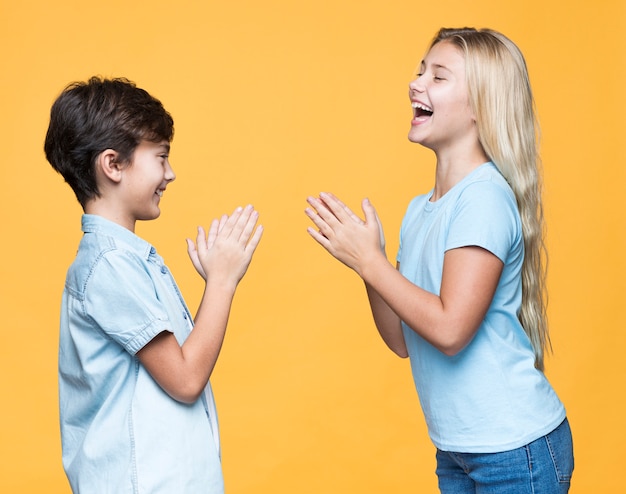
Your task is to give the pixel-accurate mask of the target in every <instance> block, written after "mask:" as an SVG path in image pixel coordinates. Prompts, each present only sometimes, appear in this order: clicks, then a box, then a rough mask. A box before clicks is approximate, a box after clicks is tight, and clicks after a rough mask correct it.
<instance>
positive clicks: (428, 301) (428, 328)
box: [359, 256, 459, 356]
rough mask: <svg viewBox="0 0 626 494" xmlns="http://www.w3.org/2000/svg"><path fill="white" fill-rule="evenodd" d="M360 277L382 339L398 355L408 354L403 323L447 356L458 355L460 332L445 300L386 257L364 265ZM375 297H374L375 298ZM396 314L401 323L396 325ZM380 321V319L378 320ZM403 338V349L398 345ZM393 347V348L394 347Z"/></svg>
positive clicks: (372, 260)
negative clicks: (413, 280) (414, 280)
mask: <svg viewBox="0 0 626 494" xmlns="http://www.w3.org/2000/svg"><path fill="white" fill-rule="evenodd" d="M363 266H364V267H363V268H362V269H360V270H359V275H360V276H361V277H362V278H363V280H364V281H365V284H366V287H367V290H368V296H370V304H372V301H373V305H372V312H373V313H374V311H375V310H376V311H377V313H376V314H375V315H374V320H375V321H376V325H377V327H378V328H379V331H381V327H382V328H383V332H381V336H382V337H383V340H385V342H386V343H387V345H389V347H390V348H391V349H392V350H393V351H394V352H396V353H398V355H401V356H402V352H400V353H399V352H398V351H396V349H400V350H403V351H404V352H406V344H405V342H404V337H403V336H402V333H401V330H400V333H399V336H394V335H397V334H398V333H397V331H398V329H396V328H397V327H398V326H400V323H399V322H400V320H402V321H404V322H405V323H406V324H407V326H409V327H410V328H411V329H412V330H413V331H415V332H416V333H417V334H419V335H420V336H421V337H422V338H424V339H425V340H426V341H428V342H429V343H431V344H432V345H433V346H435V347H436V348H438V349H439V350H441V351H442V352H444V353H447V354H451V353H455V352H456V351H458V349H459V343H458V340H457V336H458V333H457V332H456V331H455V330H456V327H455V323H454V321H453V320H452V318H453V316H452V314H450V313H446V312H445V310H444V306H443V303H442V300H441V298H440V297H439V296H437V295H434V294H432V293H430V292H428V291H426V290H423V289H422V288H420V287H418V286H417V285H415V284H414V283H411V282H410V281H409V280H408V279H407V278H405V277H404V276H403V275H402V274H401V273H400V272H399V271H397V270H396V269H395V268H394V267H393V266H392V265H391V264H390V263H389V262H388V261H387V260H386V259H385V258H384V257H379V256H377V257H376V258H374V259H371V260H370V261H369V262H367V263H364V264H363ZM372 295H374V296H373V297H372ZM390 313H393V314H394V315H395V317H396V318H397V320H398V322H397V323H396V322H394V320H393V317H392V316H391V315H390ZM377 318H378V320H377ZM399 337H402V346H400V347H399V346H397V345H398V340H399ZM392 345H393V346H392Z"/></svg>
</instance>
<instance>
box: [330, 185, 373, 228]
mask: <svg viewBox="0 0 626 494" xmlns="http://www.w3.org/2000/svg"><path fill="white" fill-rule="evenodd" d="M320 199H321V200H322V201H323V202H324V203H325V204H326V205H327V206H328V208H329V209H330V210H331V211H332V212H333V214H334V215H335V217H337V219H339V220H340V221H341V222H342V223H345V222H346V221H347V220H348V219H350V220H351V221H354V222H355V223H357V224H359V225H363V224H364V221H363V220H362V219H361V218H360V217H359V216H358V215H357V214H355V213H354V211H352V210H351V209H350V208H349V207H348V206H346V205H345V204H344V203H343V201H341V200H340V199H339V198H338V197H337V196H335V195H334V194H331V193H330V192H322V193H321V194H320Z"/></svg>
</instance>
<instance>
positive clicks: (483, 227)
mask: <svg viewBox="0 0 626 494" xmlns="http://www.w3.org/2000/svg"><path fill="white" fill-rule="evenodd" d="M431 196H432V191H431V192H430V193H429V194H426V195H422V196H418V197H416V198H415V199H413V200H412V201H411V203H410V205H409V207H408V210H407V213H406V215H405V217H404V219H403V222H402V228H401V233H400V249H399V251H398V256H397V260H398V262H399V263H400V271H401V273H402V274H403V275H404V276H405V277H406V278H407V279H409V280H410V281H411V282H413V283H414V284H416V285H417V286H419V287H421V288H423V289H425V290H427V291H429V292H431V293H434V294H436V295H439V292H440V288H441V278H442V270H443V259H444V254H445V252H446V251H448V250H450V249H455V248H460V247H466V246H478V247H482V248H484V249H486V250H488V251H490V252H491V253H493V254H494V255H496V256H497V257H498V258H499V259H500V260H501V261H502V262H503V263H504V268H503V271H502V275H501V278H500V281H499V284H498V287H497V290H496V293H495V296H494V298H493V301H492V303H491V306H490V307H489V309H488V312H487V315H486V316H485V319H484V321H483V322H482V324H481V325H480V327H479V329H478V331H477V332H476V335H475V336H474V338H473V339H472V341H471V342H470V343H469V344H468V345H467V347H465V348H464V349H463V350H462V351H461V352H459V353H458V354H457V355H455V356H452V357H449V356H446V355H445V354H444V353H442V352H440V351H439V350H437V349H436V348H435V347H434V346H432V345H431V344H430V343H428V342H427V341H426V340H424V339H423V338H421V337H420V336H419V335H418V334H417V333H416V332H414V331H413V330H411V329H410V328H409V327H408V326H407V325H406V324H404V323H403V330H404V337H405V340H406V344H407V348H408V351H409V356H410V360H411V369H412V372H413V379H414V381H415V386H416V388H417V392H418V395H419V399H420V403H421V406H422V409H423V411H424V415H425V417H426V422H427V425H428V431H429V434H430V437H431V439H432V441H433V443H434V444H435V446H436V447H437V448H439V449H441V450H444V451H455V452H467V453H494V452H501V451H507V450H510V449H515V448H518V447H521V446H524V445H526V444H528V443H530V442H532V441H534V440H535V439H537V438H539V437H541V436H543V435H545V434H547V433H549V432H551V431H552V430H553V429H555V428H556V427H557V426H558V425H559V424H560V423H561V422H562V421H563V420H564V418H565V410H564V407H563V405H562V403H561V401H560V400H559V398H558V397H557V395H556V394H555V392H554V390H553V388H552V386H551V385H550V383H549V382H548V381H547V379H546V377H545V376H544V374H543V373H542V372H541V371H539V370H537V369H535V367H534V359H535V357H534V353H533V349H532V346H531V343H530V340H529V338H528V336H527V335H526V333H525V332H524V330H523V328H522V326H521V324H520V322H519V320H518V317H517V314H518V312H519V310H520V306H521V300H522V289H521V269H522V262H523V259H524V243H523V237H522V227H521V221H520V217H519V212H518V209H517V204H516V201H515V196H514V194H513V192H512V190H511V189H510V187H509V185H508V184H507V183H506V181H505V179H504V178H503V177H502V175H501V174H500V172H499V171H498V169H497V168H496V167H495V165H493V164H492V163H486V164H483V165H482V166H480V167H479V168H477V169H475V170H474V171H473V172H472V173H470V174H469V175H468V176H467V177H465V178H464V179H463V180H462V181H461V182H459V183H458V184H457V185H455V186H454V187H453V188H452V189H451V190H449V191H448V193H446V194H445V195H444V196H443V197H441V198H440V199H439V200H438V201H436V202H429V198H430V197H431Z"/></svg>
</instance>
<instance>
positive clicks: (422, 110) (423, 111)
mask: <svg viewBox="0 0 626 494" xmlns="http://www.w3.org/2000/svg"><path fill="white" fill-rule="evenodd" d="M411 106H412V107H413V116H414V117H415V118H419V117H430V116H432V114H433V110H432V108H430V107H428V106H426V105H425V104H424V103H420V102H418V101H413V102H412V103H411Z"/></svg>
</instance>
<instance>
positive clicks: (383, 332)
mask: <svg viewBox="0 0 626 494" xmlns="http://www.w3.org/2000/svg"><path fill="white" fill-rule="evenodd" d="M365 289H366V290H367V298H368V300H369V303H370V308H371V309H372V316H373V317H374V324H376V329H378V333H379V334H380V336H381V338H382V339H383V341H384V342H385V343H386V344H387V346H388V347H389V349H390V350H391V351H392V352H394V353H395V354H396V355H398V356H399V357H402V358H406V357H408V356H409V352H408V351H407V348H406V343H405V341H404V334H403V333H402V326H401V324H400V318H399V317H398V314H396V313H395V312H394V311H393V309H391V308H390V307H389V305H387V302H385V300H384V299H383V298H382V297H381V296H380V295H379V294H378V292H377V291H376V290H375V289H374V288H373V287H372V286H371V285H370V284H368V283H367V282H366V283H365Z"/></svg>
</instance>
